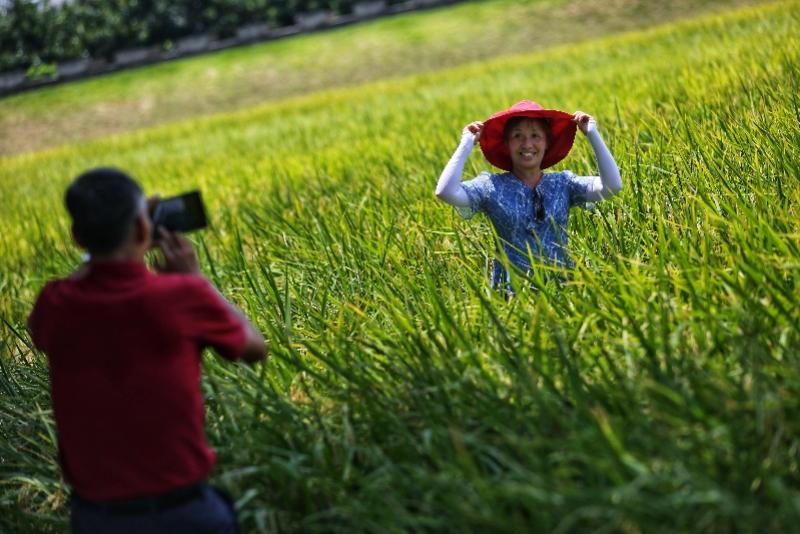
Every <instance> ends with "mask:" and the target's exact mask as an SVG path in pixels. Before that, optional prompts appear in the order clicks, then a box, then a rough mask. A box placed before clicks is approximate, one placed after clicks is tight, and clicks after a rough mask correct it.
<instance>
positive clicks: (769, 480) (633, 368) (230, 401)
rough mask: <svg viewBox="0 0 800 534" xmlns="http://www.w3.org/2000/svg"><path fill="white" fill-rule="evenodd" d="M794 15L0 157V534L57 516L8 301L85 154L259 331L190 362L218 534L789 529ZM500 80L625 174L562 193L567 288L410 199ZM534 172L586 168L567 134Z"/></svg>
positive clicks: (46, 409)
mask: <svg viewBox="0 0 800 534" xmlns="http://www.w3.org/2000/svg"><path fill="white" fill-rule="evenodd" d="M611 3H613V2H611ZM420 16H423V15H420ZM798 27H800V2H799V1H797V0H790V1H781V2H775V3H762V4H758V5H754V6H745V7H739V8H736V9H730V10H726V11H723V12H714V13H710V14H704V15H700V16H697V17H694V18H692V19H690V20H682V21H678V22H673V23H669V24H666V25H661V26H656V27H652V28H648V29H644V30H640V31H634V32H624V33H614V34H611V35H606V36H604V37H601V38H597V39H591V40H581V41H579V42H577V41H576V42H574V43H564V44H559V45H556V46H552V47H549V48H546V49H541V50H537V51H535V52H528V53H523V54H512V55H507V54H504V55H500V56H496V57H493V58H487V59H481V60H480V61H476V62H471V63H466V64H462V65H459V66H456V67H444V66H442V67H441V68H437V69H435V70H430V71H426V72H421V73H418V74H414V75H408V76H396V77H391V78H387V79H378V80H374V81H369V82H367V83H363V84H360V85H346V86H342V87H336V88H331V89H329V90H316V91H313V92H310V93H308V94H297V95H295V96H287V97H282V98H276V99H274V100H271V101H269V102H266V103H264V104H260V105H257V106H255V107H246V108H243V109H240V110H238V111H233V112H229V113H224V114H217V115H213V116H203V117H199V118H196V119H190V120H184V121H181V122H173V123H169V124H164V125H161V126H155V127H150V128H146V129H140V130H136V131H131V132H128V133H119V134H116V135H107V136H103V137H100V138H97V139H94V140H91V141H85V142H76V143H73V144H67V145H63V146H59V147H54V148H49V149H45V150H40V151H36V152H30V153H24V154H18V155H9V156H4V157H0V198H2V202H3V209H2V211H0V228H1V229H2V232H0V291H1V292H2V293H1V294H2V300H0V316H1V317H2V324H0V531H2V532H6V531H8V532H29V531H31V532H39V531H63V530H64V529H65V526H66V518H67V509H66V503H67V499H68V488H67V487H66V486H65V485H64V484H63V482H62V481H61V479H60V475H59V471H58V466H57V463H56V441H55V428H54V426H53V422H52V414H51V410H50V401H49V393H48V381H47V364H46V360H45V358H44V356H43V355H41V354H39V353H37V352H35V351H33V350H32V348H31V342H30V337H29V335H28V333H27V330H26V327H25V319H26V317H27V314H28V312H29V310H30V308H31V306H32V304H33V302H34V299H35V297H36V294H37V292H38V290H39V289H40V288H41V286H42V285H43V284H44V282H45V281H46V280H47V279H49V278H51V277H54V276H64V275H66V274H67V273H69V272H70V271H71V270H72V269H74V268H75V266H76V265H77V264H78V263H79V262H80V251H79V250H77V249H76V248H74V247H73V246H72V245H71V243H70V239H69V227H68V221H67V217H66V212H65V210H64V208H63V206H62V195H63V191H64V188H65V186H66V185H67V184H68V183H69V182H70V181H71V179H72V178H73V177H74V176H76V175H77V174H78V173H80V172H81V171H83V170H85V169H87V168H89V167H92V166H97V165H114V166H117V167H120V168H122V169H125V170H127V171H128V172H130V173H131V174H132V175H134V176H135V177H137V178H138V179H139V180H140V181H141V183H142V184H143V185H144V187H145V189H146V190H147V191H148V192H150V193H155V192H158V193H161V194H162V195H171V194H177V193H179V192H181V191H184V190H187V189H193V188H198V187H199V188H200V189H202V191H203V194H204V197H205V198H206V202H207V204H208V209H209V212H210V216H211V219H212V227H211V228H210V229H209V230H207V231H205V232H202V233H199V234H193V236H192V239H193V241H194V242H195V243H196V244H197V245H198V250H199V254H200V258H201V263H202V265H203V270H204V272H205V273H206V274H207V275H208V277H209V278H210V279H211V280H212V281H213V282H214V284H215V285H217V287H219V288H220V289H221V290H222V292H223V293H225V294H226V295H228V296H229V297H230V298H231V300H233V301H234V302H235V303H236V304H237V305H239V306H240V307H241V308H242V309H243V310H244V311H245V313H247V314H248V315H249V316H250V317H252V318H253V322H254V323H255V324H256V326H258V327H259V328H260V329H261V330H262V331H263V332H264V333H265V335H266V336H267V338H268V339H269V340H270V344H271V354H270V358H269V360H268V361H267V362H265V363H261V364H258V365H256V366H254V367H247V366H244V365H230V364H227V363H221V362H220V361H219V360H218V359H217V358H216V357H215V356H213V355H211V354H208V355H207V356H206V357H205V359H204V366H205V371H206V375H205V379H204V382H203V391H204V394H205V398H206V405H207V409H208V415H207V425H208V426H207V429H208V437H209V441H210V442H211V443H212V445H213V446H214V447H215V448H216V450H217V452H218V455H219V460H218V465H217V469H216V471H215V474H214V478H213V480H212V481H213V482H214V483H215V484H218V485H220V486H222V487H224V488H226V489H227V490H229V491H230V492H231V493H232V494H233V495H234V496H235V498H236V500H237V508H238V511H239V517H240V520H241V523H242V527H243V531H244V532H276V531H280V532H286V531H288V532H345V531H347V532H351V531H356V532H404V531H448V532H449V531H452V532H484V531H485V532H559V533H562V532H626V533H638V532H648V533H650V532H683V531H700V532H787V531H792V530H793V529H794V528H797V527H796V525H797V524H798V522H800V471H799V470H798V464H799V463H800V306H798V305H797V302H798V301H800V96H798V95H800V69H799V68H798V65H800V35H798V32H797V28H798ZM353 31H355V30H353ZM207 60H208V61H211V59H207ZM109 80H112V81H113V78H109ZM112 81H110V82H109V83H112ZM68 87H69V86H66V87H64V90H69V89H68ZM523 98H529V99H532V100H536V101H537V102H539V103H541V104H543V105H545V106H548V107H554V108H558V109H563V110H565V111H569V112H572V111H575V110H577V109H581V110H584V111H587V112H589V113H591V114H593V115H594V116H595V117H597V120H598V125H599V128H600V130H601V132H602V133H603V135H604V138H605V139H606V141H607V143H608V145H609V148H610V149H611V151H612V153H613V154H614V155H615V157H616V160H617V163H618V164H619V167H620V170H621V174H622V179H623V183H624V189H623V191H622V192H621V193H620V194H619V195H617V196H616V197H614V198H613V199H611V200H608V201H606V202H603V203H599V204H598V205H597V206H596V208H595V209H594V210H591V211H573V212H572V217H571V220H570V227H569V236H570V252H571V255H572V257H573V259H574V260H575V262H576V267H575V269H574V270H573V271H572V272H571V273H569V275H568V277H567V278H568V279H569V281H568V282H567V283H566V284H557V283H555V282H547V281H546V279H548V277H546V276H545V274H546V273H544V272H537V273H535V276H536V278H537V285H538V286H539V288H540V290H539V291H538V292H535V293H534V292H529V291H524V292H521V293H519V294H518V295H517V296H516V297H515V298H513V299H511V300H510V301H506V299H505V298H504V296H503V295H502V294H500V293H496V292H493V291H490V290H488V289H487V285H488V272H487V265H488V263H489V261H490V259H491V258H492V255H493V239H492V238H493V236H492V231H491V228H490V225H489V223H488V220H487V219H485V218H484V217H476V219H475V220H471V221H464V220H462V219H460V218H459V217H458V216H457V214H456V213H455V212H454V210H453V209H452V208H450V207H448V206H446V205H444V204H443V203H440V202H438V201H437V200H436V199H435V197H434V195H433V191H434V187H435V184H436V180H437V178H438V176H439V173H440V172H441V170H442V167H443V166H444V164H445V163H446V162H447V160H448V158H449V156H450V154H451V153H452V151H453V150H454V149H455V147H456V145H457V143H458V139H459V137H460V132H461V129H462V127H463V126H464V125H465V124H466V123H468V122H470V121H472V120H481V119H483V118H486V117H487V116H489V115H490V114H491V113H493V112H495V111H497V110H500V109H504V108H506V107H508V106H509V105H511V104H513V103H514V102H516V101H518V100H521V99H523ZM81 128H86V125H81ZM557 168H558V169H570V170H573V171H575V172H576V173H578V174H593V173H595V171H596V170H595V168H594V162H593V157H592V153H591V151H590V149H589V146H588V143H587V142H586V141H585V139H583V138H582V136H580V134H579V138H578V139H576V144H575V148H574V149H573V151H572V153H571V154H570V156H569V157H568V158H567V159H566V160H564V161H563V162H562V163H561V164H559V166H558V167H557ZM486 169H489V166H488V164H487V163H486V162H485V160H484V159H483V158H482V156H481V155H480V153H478V152H477V151H476V153H474V154H473V155H472V157H471V158H470V160H469V162H468V164H467V168H466V170H465V174H466V175H470V176H473V175H475V174H477V173H478V172H480V171H481V170H486ZM543 270H544V268H542V271H543ZM552 278H553V277H549V279H552Z"/></svg>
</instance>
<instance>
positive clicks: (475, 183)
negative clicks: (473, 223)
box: [456, 172, 492, 219]
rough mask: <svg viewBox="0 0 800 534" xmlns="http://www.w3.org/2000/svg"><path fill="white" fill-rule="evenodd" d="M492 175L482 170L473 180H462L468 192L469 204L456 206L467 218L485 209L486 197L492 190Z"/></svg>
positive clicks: (459, 212) (460, 213)
mask: <svg viewBox="0 0 800 534" xmlns="http://www.w3.org/2000/svg"><path fill="white" fill-rule="evenodd" d="M491 178H492V175H491V174H489V173H488V172H482V173H480V174H479V175H478V176H476V177H475V178H473V179H472V180H469V181H466V182H462V184H461V186H462V187H463V188H464V191H466V192H467V197H468V198H469V206H465V207H456V211H457V212H458V214H459V215H461V216H462V217H463V218H465V219H471V218H472V217H473V216H474V215H475V214H476V213H478V212H479V211H481V210H483V208H484V205H485V203H486V199H487V198H489V195H490V194H491V191H492V180H491Z"/></svg>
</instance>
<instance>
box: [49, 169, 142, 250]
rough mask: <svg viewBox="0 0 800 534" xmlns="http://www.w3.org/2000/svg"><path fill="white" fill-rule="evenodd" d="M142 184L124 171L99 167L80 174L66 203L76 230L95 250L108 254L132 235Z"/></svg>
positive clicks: (84, 241)
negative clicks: (140, 185)
mask: <svg viewBox="0 0 800 534" xmlns="http://www.w3.org/2000/svg"><path fill="white" fill-rule="evenodd" d="M141 199H142V188H141V187H139V184H137V183H136V182H135V181H134V180H133V178H131V177H130V176H128V175H127V174H125V173H124V172H122V171H120V170H117V169H112V168H98V169H92V170H90V171H87V172H85V173H83V174H81V175H80V176H78V177H77V178H76V179H75V181H74V182H72V185H70V186H69V188H68V189H67V193H66V195H65V198H64V200H65V203H66V205H67V211H69V214H70V216H71V217H72V231H73V233H74V234H75V237H76V238H77V240H78V241H79V242H80V244H81V245H82V246H84V247H86V249H87V250H88V251H89V252H90V253H91V254H105V253H108V252H112V251H113V250H114V249H116V248H117V247H119V246H120V245H121V244H122V243H123V242H124V241H125V239H126V238H127V237H128V235H129V233H130V231H131V228H132V226H133V222H134V221H135V220H136V216H137V215H138V213H139V209H140V203H141V201H142V200H141Z"/></svg>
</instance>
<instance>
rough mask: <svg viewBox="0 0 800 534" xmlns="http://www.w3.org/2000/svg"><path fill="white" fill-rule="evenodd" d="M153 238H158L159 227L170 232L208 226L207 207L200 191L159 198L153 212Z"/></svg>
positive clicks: (189, 230) (188, 230)
mask: <svg viewBox="0 0 800 534" xmlns="http://www.w3.org/2000/svg"><path fill="white" fill-rule="evenodd" d="M152 220H153V238H154V239H158V237H159V236H158V228H159V226H163V227H164V228H166V229H167V230H169V231H170V232H191V231H192V230H199V229H200V228H205V227H206V226H208V219H207V218H206V209H205V207H204V206H203V198H202V197H201V196H200V191H191V192H189V193H184V194H182V195H178V196H176V197H170V198H165V199H163V200H159V202H158V204H156V206H155V208H153V214H152Z"/></svg>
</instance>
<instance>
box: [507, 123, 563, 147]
mask: <svg viewBox="0 0 800 534" xmlns="http://www.w3.org/2000/svg"><path fill="white" fill-rule="evenodd" d="M525 121H531V122H538V123H539V125H540V126H541V127H542V129H543V130H544V136H545V139H547V146H548V147H549V146H550V140H551V138H552V133H551V132H550V121H548V120H547V119H544V118H535V119H534V118H532V117H511V118H510V119H508V120H507V121H506V124H505V126H504V127H503V141H505V142H508V136H509V135H511V130H513V129H514V128H516V127H517V126H519V125H520V124H522V123H523V122H525Z"/></svg>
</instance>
